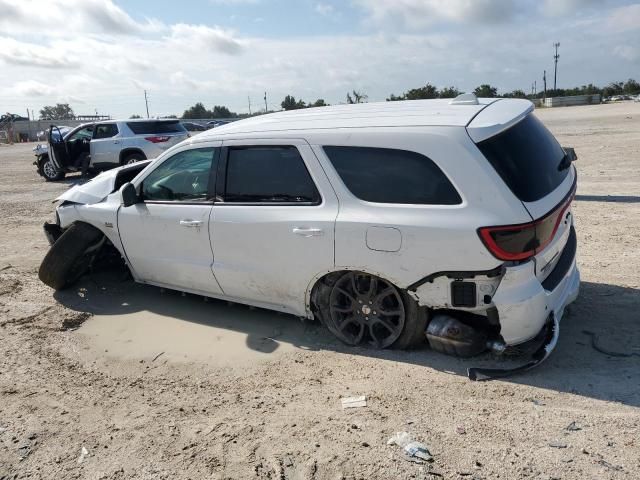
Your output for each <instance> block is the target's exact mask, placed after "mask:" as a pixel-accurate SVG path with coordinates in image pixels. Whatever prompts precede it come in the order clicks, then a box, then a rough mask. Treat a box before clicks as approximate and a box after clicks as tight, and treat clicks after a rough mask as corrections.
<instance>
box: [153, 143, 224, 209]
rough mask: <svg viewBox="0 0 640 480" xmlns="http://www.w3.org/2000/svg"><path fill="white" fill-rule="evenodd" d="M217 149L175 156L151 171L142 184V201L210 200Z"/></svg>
mask: <svg viewBox="0 0 640 480" xmlns="http://www.w3.org/2000/svg"><path fill="white" fill-rule="evenodd" d="M215 150H216V149H215V148H214V147H210V148H194V149H192V150H185V151H182V152H179V153H176V154H175V155H174V156H172V157H171V158H169V159H167V160H165V161H164V162H162V164H161V165H160V166H159V167H158V168H156V169H155V170H154V171H153V172H151V173H150V174H149V175H148V176H147V178H145V179H144V181H143V183H142V199H143V200H149V201H159V202H167V201H169V202H177V201H178V202H179V201H182V202H203V201H207V200H208V199H209V181H210V178H211V170H212V169H214V171H215V168H216V165H214V157H216V156H215V155H214V153H215Z"/></svg>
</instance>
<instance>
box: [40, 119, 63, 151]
mask: <svg viewBox="0 0 640 480" xmlns="http://www.w3.org/2000/svg"><path fill="white" fill-rule="evenodd" d="M71 130H73V128H72V127H67V126H65V125H57V126H56V127H55V130H54V132H53V134H54V136H55V137H59V136H60V135H62V136H64V135H66V134H67V133H69V132H70V131H71ZM36 137H37V139H38V141H41V140H45V141H46V140H47V138H48V137H49V128H47V129H45V130H40V131H39V132H38V133H36ZM38 147H43V148H44V149H45V150H46V148H47V146H46V144H45V145H38ZM34 151H35V149H34Z"/></svg>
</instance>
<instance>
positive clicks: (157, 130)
mask: <svg viewBox="0 0 640 480" xmlns="http://www.w3.org/2000/svg"><path fill="white" fill-rule="evenodd" d="M127 127H129V128H130V129H131V131H132V132H133V133H135V134H136V135H147V134H161V133H183V132H186V131H187V130H186V129H185V128H184V125H182V123H181V122H180V121H179V120H176V121H175V122H167V121H149V122H129V123H127Z"/></svg>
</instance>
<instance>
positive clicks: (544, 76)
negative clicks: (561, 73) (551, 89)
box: [542, 70, 547, 100]
mask: <svg viewBox="0 0 640 480" xmlns="http://www.w3.org/2000/svg"><path fill="white" fill-rule="evenodd" d="M542 81H543V82H544V97H542V98H543V99H544V100H546V99H547V71H546V70H543V72H542Z"/></svg>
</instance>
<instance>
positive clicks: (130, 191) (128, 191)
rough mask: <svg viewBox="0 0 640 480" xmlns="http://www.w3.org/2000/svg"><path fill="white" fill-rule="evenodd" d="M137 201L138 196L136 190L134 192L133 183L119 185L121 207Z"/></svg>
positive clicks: (138, 199)
mask: <svg viewBox="0 0 640 480" xmlns="http://www.w3.org/2000/svg"><path fill="white" fill-rule="evenodd" d="M139 201H140V198H139V197H138V192H136V187H134V186H133V183H129V182H127V183H125V184H124V185H122V187H120V204H121V205H122V206H123V207H130V206H131V205H135V204H136V203H138V202H139Z"/></svg>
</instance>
